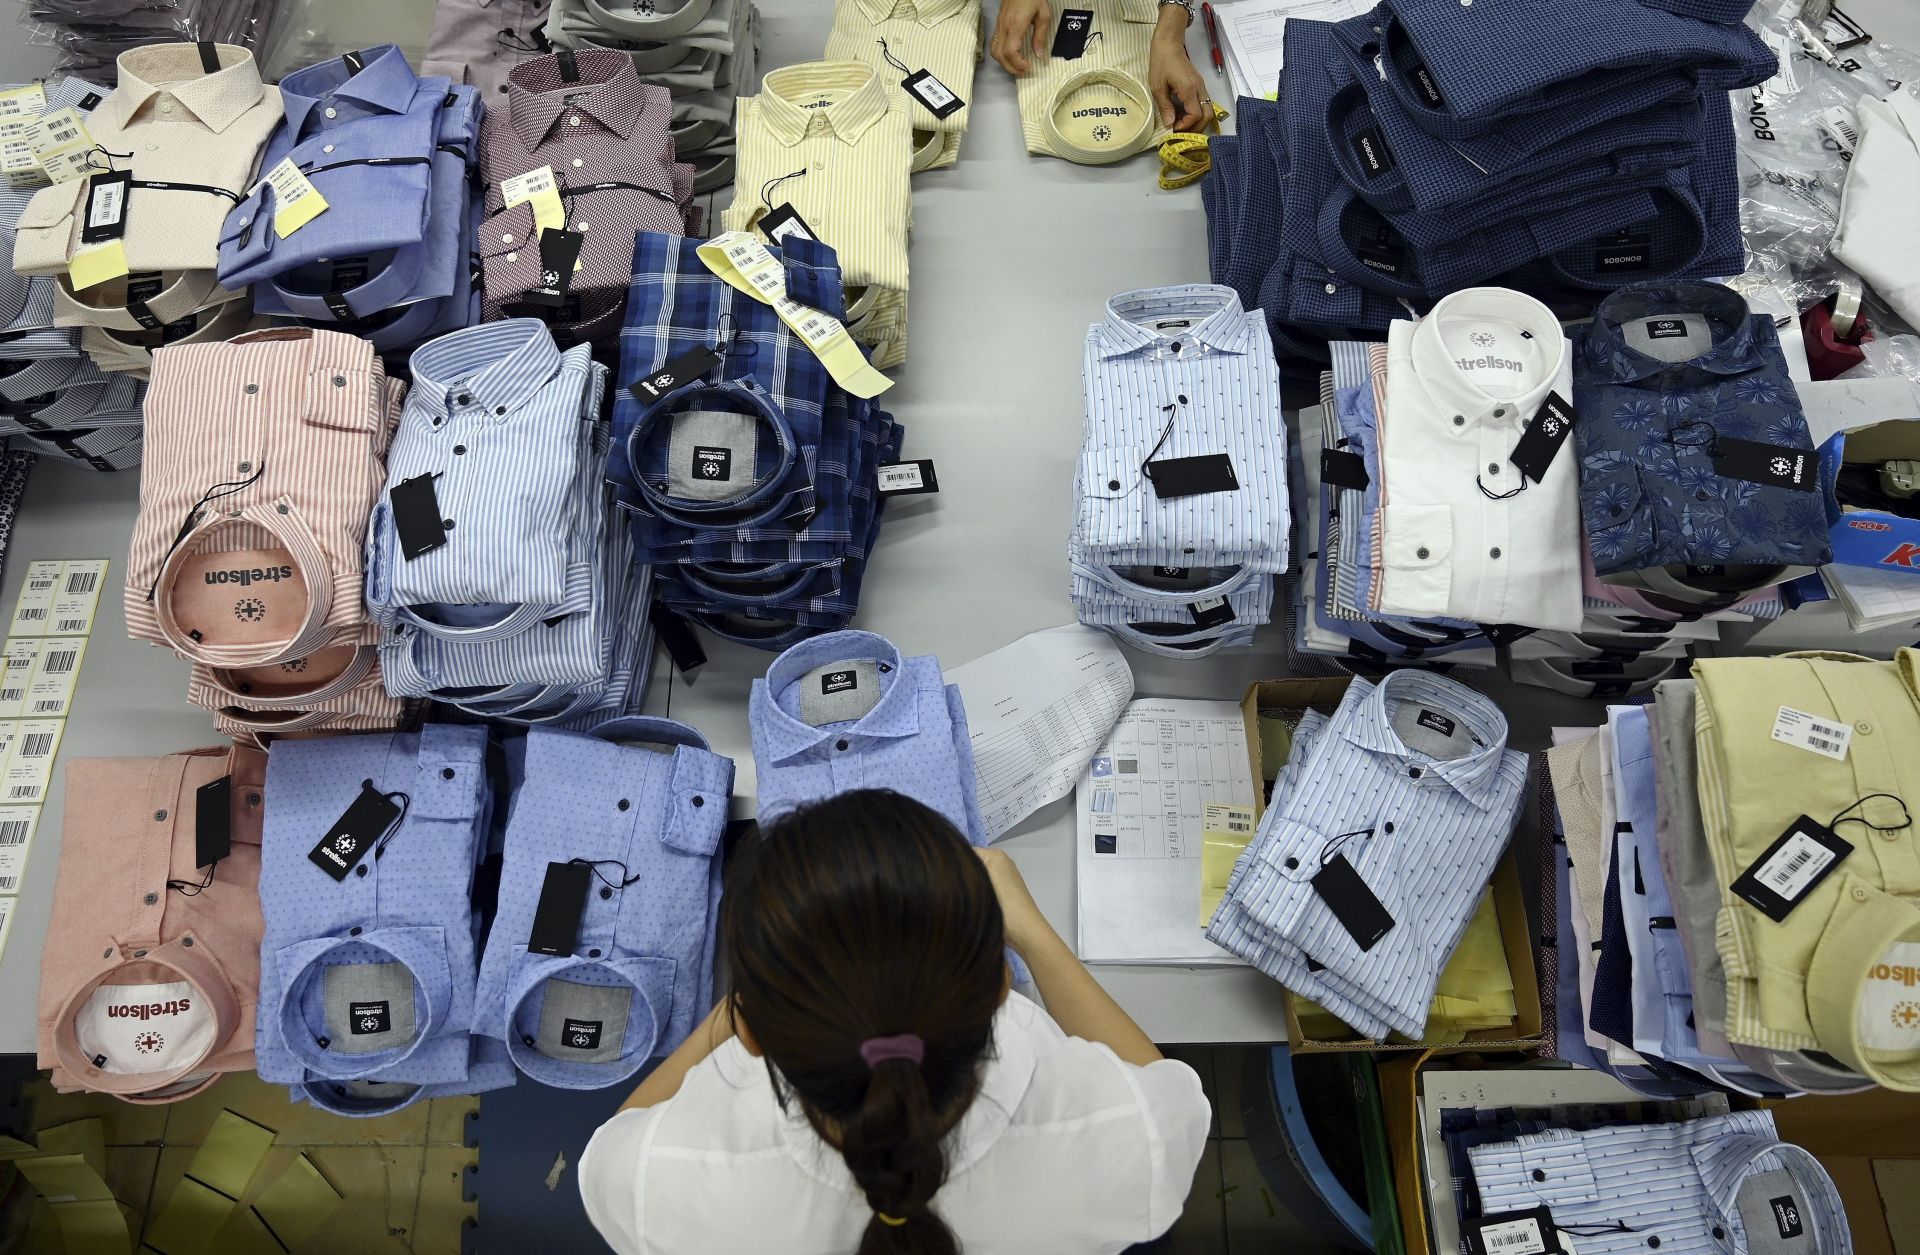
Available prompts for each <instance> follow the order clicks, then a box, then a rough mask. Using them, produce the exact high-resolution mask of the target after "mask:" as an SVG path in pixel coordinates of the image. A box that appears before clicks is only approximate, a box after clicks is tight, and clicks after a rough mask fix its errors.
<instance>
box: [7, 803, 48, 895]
mask: <svg viewBox="0 0 1920 1255" xmlns="http://www.w3.org/2000/svg"><path fill="white" fill-rule="evenodd" d="M39 828H40V808H39V807H38V806H0V894H6V893H18V892H20V888H21V886H22V885H24V884H26V880H27V853H28V852H29V851H30V850H31V849H32V848H33V834H34V833H35V832H37V831H39Z"/></svg>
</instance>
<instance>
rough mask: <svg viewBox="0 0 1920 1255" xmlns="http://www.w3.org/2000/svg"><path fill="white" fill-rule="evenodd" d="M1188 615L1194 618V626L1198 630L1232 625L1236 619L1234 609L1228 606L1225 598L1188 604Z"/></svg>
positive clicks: (1214, 598) (1212, 598) (1210, 598)
mask: <svg viewBox="0 0 1920 1255" xmlns="http://www.w3.org/2000/svg"><path fill="white" fill-rule="evenodd" d="M1187 613H1188V614H1190V615H1192V616H1193V626H1195V627H1197V628H1216V627H1220V626H1222V625H1224V624H1228V623H1232V622H1233V619H1234V614H1233V607H1232V606H1231V605H1229V604H1227V599H1226V598H1225V597H1209V598H1207V599H1206V600H1205V601H1191V602H1188V603H1187Z"/></svg>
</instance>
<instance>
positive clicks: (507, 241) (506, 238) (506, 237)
mask: <svg viewBox="0 0 1920 1255" xmlns="http://www.w3.org/2000/svg"><path fill="white" fill-rule="evenodd" d="M500 242H501V243H502V244H511V243H513V237H512V236H511V235H503V236H501V237H500Z"/></svg>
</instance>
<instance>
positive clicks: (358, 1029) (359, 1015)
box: [347, 1002, 393, 1037]
mask: <svg viewBox="0 0 1920 1255" xmlns="http://www.w3.org/2000/svg"><path fill="white" fill-rule="evenodd" d="M392 1031H393V1010H392V1008H391V1006H390V1005H389V1004H387V1003H385V1002H349V1003H348V1004H347V1032H348V1033H350V1034H352V1035H353V1036H355V1037H365V1036H366V1035H367V1034H369V1033H391V1032H392Z"/></svg>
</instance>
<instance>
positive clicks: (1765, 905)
mask: <svg viewBox="0 0 1920 1255" xmlns="http://www.w3.org/2000/svg"><path fill="white" fill-rule="evenodd" d="M1884 802H1885V799H1877V800H1876V799H1868V800H1866V805H1865V808H1864V809H1863V810H1862V811H1861V815H1862V817H1863V820H1864V822H1867V823H1869V824H1885V823H1891V822H1895V820H1894V817H1893V815H1892V814H1891V813H1889V812H1890V811H1891V810H1892V809H1894V808H1895V807H1897V806H1898V803H1897V802H1896V803H1894V804H1893V806H1892V807H1890V806H1887V805H1883V804H1881V803H1884ZM1901 813H1903V814H1904V811H1902V812H1901ZM1852 853H1853V846H1852V845H1851V844H1849V843H1848V841H1847V839H1846V838H1845V837H1842V836H1840V835H1839V834H1838V833H1836V832H1835V831H1834V830H1833V829H1831V828H1829V827H1827V826H1826V825H1825V824H1822V823H1820V822H1818V821H1816V820H1814V819H1812V818H1811V817H1809V816H1806V815H1802V816H1800V817H1799V818H1798V819H1795V820H1794V821H1793V822H1792V823H1791V824H1788V825H1787V827H1786V829H1785V830H1784V831H1783V832H1781V834H1780V836H1779V838H1778V839H1777V840H1775V841H1774V842H1773V843H1772V844H1771V845H1769V846H1768V847H1767V848H1766V850H1765V851H1764V852H1763V853H1762V854H1761V855H1760V857H1758V858H1756V859H1754V860H1753V862H1752V863H1751V864H1749V865H1748V866H1747V869H1746V870H1745V871H1743V872H1741V873H1740V874H1739V875H1738V876H1736V877H1735V878H1734V880H1733V883H1732V884H1730V885H1728V886H1727V888H1728V889H1729V890H1731V891H1732V893H1733V896H1734V897H1736V898H1739V899H1740V900H1741V901H1742V902H1745V903H1747V904H1748V905H1750V906H1752V907H1753V908H1754V909H1755V910H1757V911H1759V912H1760V913H1761V914H1762V915H1765V916H1766V917H1767V918H1768V919H1770V920H1773V921H1774V922H1775V923H1779V922H1780V921H1781V920H1784V919H1786V918H1787V916H1789V915H1791V914H1793V912H1794V910H1795V909H1796V908H1797V907H1799V905H1800V904H1801V903H1802V902H1805V901H1807V900H1808V898H1809V897H1811V896H1812V895H1813V891H1814V890H1815V889H1816V888H1818V887H1819V886H1820V884H1821V883H1822V882H1824V881H1825V880H1826V879H1827V878H1828V877H1830V876H1831V875H1832V874H1833V873H1834V871H1835V870H1836V869H1837V868H1838V867H1839V866H1840V864H1841V863H1842V862H1844V861H1845V860H1846V859H1847V857H1848V856H1849V855H1851V854H1852Z"/></svg>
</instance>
